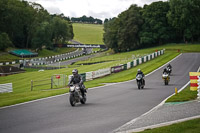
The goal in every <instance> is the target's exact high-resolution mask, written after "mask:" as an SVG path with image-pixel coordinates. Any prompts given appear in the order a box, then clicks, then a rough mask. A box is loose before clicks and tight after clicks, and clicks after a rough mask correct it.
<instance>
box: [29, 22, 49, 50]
mask: <svg viewBox="0 0 200 133" xmlns="http://www.w3.org/2000/svg"><path fill="white" fill-rule="evenodd" d="M51 38H52V27H51V25H50V24H49V23H48V22H43V23H42V24H41V25H40V26H39V27H38V28H37V29H36V32H35V35H34V37H33V39H32V47H33V48H34V49H37V50H40V49H42V46H46V47H47V48H52V43H51Z"/></svg>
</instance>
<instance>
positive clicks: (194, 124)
mask: <svg viewBox="0 0 200 133" xmlns="http://www.w3.org/2000/svg"><path fill="white" fill-rule="evenodd" d="M199 125H200V119H194V120H189V121H186V122H181V123H177V124H173V125H170V126H165V127H160V128H155V129H147V130H145V131H143V132H139V133H199V131H200V126H199Z"/></svg>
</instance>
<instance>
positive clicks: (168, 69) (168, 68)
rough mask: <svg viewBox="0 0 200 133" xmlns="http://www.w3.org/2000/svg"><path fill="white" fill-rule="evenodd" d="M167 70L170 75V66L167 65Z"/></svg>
mask: <svg viewBox="0 0 200 133" xmlns="http://www.w3.org/2000/svg"><path fill="white" fill-rule="evenodd" d="M167 72H168V73H169V75H171V72H172V68H170V67H167Z"/></svg>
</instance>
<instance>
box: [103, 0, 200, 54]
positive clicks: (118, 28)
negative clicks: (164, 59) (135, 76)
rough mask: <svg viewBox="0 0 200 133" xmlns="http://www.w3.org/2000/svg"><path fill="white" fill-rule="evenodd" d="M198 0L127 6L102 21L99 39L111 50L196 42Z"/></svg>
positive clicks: (199, 34) (199, 31)
mask: <svg viewBox="0 0 200 133" xmlns="http://www.w3.org/2000/svg"><path fill="white" fill-rule="evenodd" d="M199 13H200V2H199V0H169V1H166V2H163V1H159V2H153V3H151V4H150V5H144V6H143V8H142V7H139V6H137V5H135V4H134V5H131V6H130V8H129V9H128V10H126V11H124V12H122V13H120V14H119V15H118V17H116V18H112V19H109V20H107V21H106V22H105V24H104V35H103V40H104V43H105V44H106V45H107V47H109V48H112V49H113V50H114V51H115V52H124V51H129V50H134V49H138V48H144V47H151V46H155V45H162V44H166V43H195V42H200V14H199Z"/></svg>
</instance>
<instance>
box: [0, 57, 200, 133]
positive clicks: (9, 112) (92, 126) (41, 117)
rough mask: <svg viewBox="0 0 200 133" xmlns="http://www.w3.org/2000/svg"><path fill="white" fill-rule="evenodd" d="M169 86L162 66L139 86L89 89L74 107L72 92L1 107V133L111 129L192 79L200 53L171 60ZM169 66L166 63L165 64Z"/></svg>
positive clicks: (104, 131)
mask: <svg viewBox="0 0 200 133" xmlns="http://www.w3.org/2000/svg"><path fill="white" fill-rule="evenodd" d="M170 64H171V65H172V67H173V68H172V76H171V81H170V83H169V85H168V86H165V85H164V82H163V80H162V78H161V75H162V71H163V68H161V69H159V70H157V71H155V72H153V73H152V74H150V75H149V76H146V78H145V80H146V86H145V88H144V89H142V90H138V89H137V86H136V82H135V80H133V81H128V82H123V83H117V84H112V85H107V86H104V87H98V88H96V89H90V90H89V91H88V94H87V96H88V101H87V103H86V105H81V104H78V105H77V106H76V107H71V106H70V104H69V100H68V99H69V95H68V94H66V95H61V96H58V97H53V98H48V99H45V100H39V101H36V102H31V103H27V104H22V105H19V106H13V107H8V108H1V109H0V133H109V132H113V130H115V129H117V128H118V127H120V126H122V125H124V124H125V123H127V122H129V121H130V120H132V119H134V118H137V117H139V116H141V115H142V114H144V113H146V112H147V111H149V110H150V109H152V108H153V107H155V106H156V105H158V104H159V103H160V102H161V101H163V100H164V99H165V98H166V97H168V96H169V95H171V94H172V93H174V88H175V87H177V88H178V89H180V88H181V87H182V86H184V85H185V84H186V83H187V82H188V81H189V72H190V71H194V72H195V71H197V69H198V68H199V66H200V54H199V53H187V54H182V55H181V56H179V57H178V58H177V59H175V60H174V61H172V62H171V63H170ZM165 67H166V66H165Z"/></svg>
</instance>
